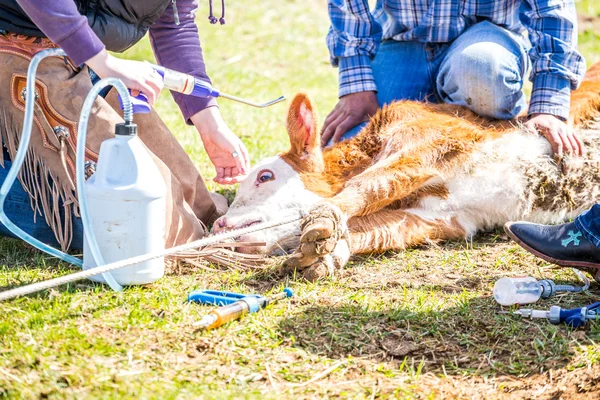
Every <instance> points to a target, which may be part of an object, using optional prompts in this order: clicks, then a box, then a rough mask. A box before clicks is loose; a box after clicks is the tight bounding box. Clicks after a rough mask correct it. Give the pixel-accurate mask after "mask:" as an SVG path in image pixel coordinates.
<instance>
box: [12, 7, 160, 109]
mask: <svg viewBox="0 0 600 400" xmlns="http://www.w3.org/2000/svg"><path fill="white" fill-rule="evenodd" d="M17 3H18V4H19V5H20V6H21V8H23V11H25V13H26V14H27V16H29V18H31V20H32V21H33V23H34V24H35V25H36V26H37V27H38V28H39V29H40V30H41V31H42V32H43V33H44V35H46V36H47V37H48V38H49V39H50V40H51V41H52V42H53V43H55V44H56V45H58V46H59V47H60V48H62V49H63V50H64V51H65V53H67V55H68V56H69V58H70V59H71V61H73V63H74V64H75V65H81V64H87V65H88V66H89V67H91V68H92V69H93V70H94V71H95V72H96V73H97V74H98V76H100V77H101V78H107V77H115V78H119V79H121V80H122V81H123V82H124V83H125V85H126V86H127V87H128V88H129V89H132V90H133V91H134V92H135V91H142V92H144V93H145V94H146V95H148V100H149V101H150V104H153V103H154V99H155V98H156V97H157V96H158V93H159V92H160V90H161V88H162V82H161V80H160V78H159V77H158V76H157V75H156V74H155V73H153V70H152V68H150V67H148V66H147V65H145V64H143V63H140V62H137V61H127V60H121V59H119V58H116V57H113V56H111V55H110V54H109V53H108V52H107V51H106V49H105V47H104V44H103V43H102V41H100V39H99V38H98V36H97V35H96V34H95V33H94V31H93V30H92V28H90V26H89V25H88V19H87V18H86V17H84V16H83V15H81V14H79V11H78V10H77V7H76V6H75V2H74V1H73V0H52V1H47V0H17Z"/></svg>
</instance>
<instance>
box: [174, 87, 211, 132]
mask: <svg viewBox="0 0 600 400" xmlns="http://www.w3.org/2000/svg"><path fill="white" fill-rule="evenodd" d="M171 93H172V94H173V98H174V99H175V102H176V103H177V105H178V106H179V108H180V109H181V113H182V114H183V118H184V119H185V123H186V124H188V125H194V124H193V123H192V120H191V118H192V116H193V115H196V114H197V113H199V112H200V111H202V110H204V109H206V108H208V107H218V105H217V100H216V99H215V98H214V97H193V96H187V95H184V94H181V93H176V92H171Z"/></svg>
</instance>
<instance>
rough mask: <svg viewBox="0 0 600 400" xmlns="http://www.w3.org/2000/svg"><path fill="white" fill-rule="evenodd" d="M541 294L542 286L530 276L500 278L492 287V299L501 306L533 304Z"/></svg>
mask: <svg viewBox="0 0 600 400" xmlns="http://www.w3.org/2000/svg"><path fill="white" fill-rule="evenodd" d="M543 292H544V288H543V285H541V284H540V282H538V281H537V280H536V279H535V278H532V277H530V276H525V277H518V278H502V279H499V280H498V281H496V284H495V285H494V299H496V301H497V302H498V303H500V304H501V305H503V306H512V305H513V304H531V303H535V302H536V301H538V300H539V299H540V297H541V296H542V293H543Z"/></svg>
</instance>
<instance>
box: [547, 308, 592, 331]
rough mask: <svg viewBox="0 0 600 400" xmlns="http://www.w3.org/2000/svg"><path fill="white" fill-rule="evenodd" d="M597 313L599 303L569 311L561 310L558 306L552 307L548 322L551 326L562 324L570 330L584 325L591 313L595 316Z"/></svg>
mask: <svg viewBox="0 0 600 400" xmlns="http://www.w3.org/2000/svg"><path fill="white" fill-rule="evenodd" d="M598 311H600V302H597V303H594V304H591V305H589V306H587V307H579V308H572V309H570V310H567V309H562V308H560V307H559V306H552V307H550V311H549V313H548V320H549V321H550V322H551V323H553V324H560V323H561V322H562V323H565V324H567V325H568V326H570V327H572V328H577V327H580V326H583V325H585V324H586V323H587V320H588V317H590V316H591V314H592V313H596V314H597V313H598ZM590 312H592V313H590ZM589 319H591V318H589Z"/></svg>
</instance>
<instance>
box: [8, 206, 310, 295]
mask: <svg viewBox="0 0 600 400" xmlns="http://www.w3.org/2000/svg"><path fill="white" fill-rule="evenodd" d="M301 219H302V216H295V217H288V218H285V219H282V220H280V221H277V222H264V223H261V224H256V225H252V226H249V227H246V228H242V229H237V230H232V231H227V232H223V233H219V234H216V235H214V236H209V237H205V238H203V239H200V240H196V241H194V242H190V243H186V244H182V245H180V246H176V247H172V248H170V249H165V250H161V251H157V252H154V253H148V254H142V255H139V256H135V257H131V258H128V259H125V260H121V261H115V262H113V263H110V264H105V265H101V266H99V267H95V268H90V269H87V270H85V271H80V272H76V273H74V274H70V275H65V276H61V277H59V278H54V279H49V280H47V281H44V282H38V283H33V284H31V285H27V286H22V287H19V288H15V289H11V290H6V291H4V292H0V301H4V300H8V299H12V298H15V297H19V296H24V295H27V294H31V293H35V292H39V291H41V290H44V289H50V288H53V287H56V286H59V285H63V284H65V283H69V282H75V281H78V280H81V279H85V278H89V277H90V276H94V275H99V274H102V273H104V272H108V271H113V270H115V269H119V268H124V267H127V266H130V265H133V264H138V263H141V262H144V261H148V260H153V259H155V258H160V257H164V256H169V255H173V254H177V253H180V252H182V251H187V250H192V249H197V248H200V247H206V246H210V245H212V244H215V243H219V242H221V241H223V240H226V239H232V238H235V237H237V236H242V235H247V234H249V233H253V232H258V231H262V230H265V229H270V228H274V227H276V226H281V225H287V224H291V223H293V222H297V221H300V220H301Z"/></svg>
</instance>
